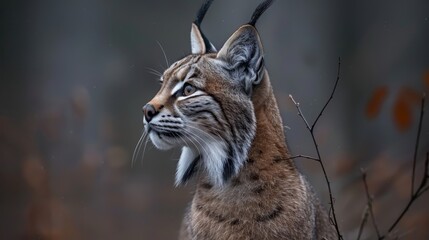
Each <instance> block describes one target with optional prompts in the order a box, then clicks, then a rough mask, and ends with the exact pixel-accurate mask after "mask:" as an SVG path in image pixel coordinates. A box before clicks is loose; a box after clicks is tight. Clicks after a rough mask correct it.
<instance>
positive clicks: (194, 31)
mask: <svg viewBox="0 0 429 240" xmlns="http://www.w3.org/2000/svg"><path fill="white" fill-rule="evenodd" d="M191 52H192V54H204V53H210V52H216V48H215V47H214V46H213V44H211V43H210V41H209V40H208V39H207V38H206V37H205V36H204V34H203V33H202V32H201V30H200V28H199V27H198V26H197V25H196V24H195V23H192V28H191Z"/></svg>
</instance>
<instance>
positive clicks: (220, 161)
mask: <svg viewBox="0 0 429 240" xmlns="http://www.w3.org/2000/svg"><path fill="white" fill-rule="evenodd" d="M226 151H227V147H226V145H225V143H223V142H222V141H211V142H209V141H207V142H206V144H203V146H202V148H201V149H199V150H198V152H200V154H201V158H200V160H201V161H202V163H203V166H204V168H205V171H206V172H207V174H208V177H209V179H210V180H211V182H212V183H213V184H214V185H215V186H223V185H224V183H225V182H224V179H223V170H224V169H223V168H224V163H225V161H226V159H227V152H226ZM197 156H198V153H197V151H195V150H192V149H190V148H189V147H183V148H182V154H181V155H180V159H179V162H178V163H177V170H176V182H175V183H176V186H178V185H181V184H184V183H185V182H183V179H184V175H185V174H186V171H187V170H188V168H189V167H190V166H191V164H192V162H193V161H194V159H195V158H196V157H197Z"/></svg>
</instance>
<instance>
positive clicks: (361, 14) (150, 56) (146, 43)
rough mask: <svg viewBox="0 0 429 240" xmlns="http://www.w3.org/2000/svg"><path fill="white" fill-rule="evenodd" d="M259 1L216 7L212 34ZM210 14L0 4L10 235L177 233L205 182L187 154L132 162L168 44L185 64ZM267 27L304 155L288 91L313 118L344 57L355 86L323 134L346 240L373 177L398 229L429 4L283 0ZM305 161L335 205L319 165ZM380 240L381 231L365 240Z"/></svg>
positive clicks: (2, 153) (426, 83)
mask: <svg viewBox="0 0 429 240" xmlns="http://www.w3.org/2000/svg"><path fill="white" fill-rule="evenodd" d="M258 3H259V1H258V0H234V1H225V0H217V1H215V2H214V4H213V6H212V9H210V11H209V13H208V14H207V17H206V19H205V22H204V23H203V25H202V26H203V29H204V32H205V33H206V35H207V36H208V37H209V38H210V39H211V41H212V42H213V43H214V44H215V45H216V46H217V47H218V48H219V47H220V46H221V45H222V43H223V42H224V41H225V40H226V39H227V38H228V36H229V35H230V34H231V33H232V32H233V31H234V30H235V29H236V28H237V27H238V26H240V24H243V23H245V22H247V21H248V20H249V18H250V15H251V12H252V11H253V9H254V7H255V6H256V5H257V4H258ZM200 4H201V1H197V0H195V1H172V0H157V1H137V0H125V1H109V0H108V1H99V0H75V1H53V0H51V1H20V0H16V1H2V2H1V3H0V19H1V21H0V77H1V88H0V93H1V94H0V164H1V165H0V166H1V167H0V193H1V196H0V213H1V214H0V239H174V238H175V236H176V235H177V232H178V229H179V226H180V222H181V218H182V215H183V212H184V209H185V207H186V204H187V202H188V201H189V200H190V199H191V196H192V195H191V192H192V186H188V187H181V188H174V187H173V179H174V169H175V164H176V161H175V160H176V159H177V158H178V156H179V152H178V151H170V152H161V151H158V150H156V149H154V147H152V145H151V144H150V143H148V145H147V148H146V151H145V153H144V156H143V157H141V155H140V157H139V160H138V161H137V162H136V163H135V164H134V166H131V156H132V153H133V150H134V146H135V144H136V143H137V141H138V139H139V137H140V135H141V133H142V123H141V120H142V114H141V107H142V106H143V105H144V104H145V103H146V102H147V101H149V100H150V99H151V98H152V96H153V95H154V94H155V93H156V91H157V89H158V87H159V85H158V83H157V81H156V79H157V76H154V75H152V74H151V73H150V72H153V69H155V70H156V71H162V70H163V69H165V67H166V65H165V61H164V56H163V54H162V51H161V49H160V47H159V46H158V43H157V42H159V43H160V44H161V45H162V46H163V48H164V49H165V51H166V53H167V57H168V59H169V61H170V63H171V62H172V61H174V60H177V59H179V58H180V57H182V56H184V55H186V54H189V52H190V50H189V49H190V46H189V31H190V24H191V21H192V20H193V18H194V16H195V11H196V10H197V9H198V7H199V6H200ZM258 24H259V25H258V28H259V31H260V35H261V38H262V41H263V43H264V47H265V55H266V63H267V66H268V70H269V73H270V76H271V79H272V84H273V86H274V89H275V93H276V96H277V99H278V102H279V106H280V108H281V112H282V115H283V119H284V124H285V126H286V128H285V129H286V134H287V136H288V143H289V145H290V148H291V150H292V152H293V154H307V155H313V156H314V155H315V152H314V149H313V147H312V143H311V139H310V136H309V134H308V132H306V129H305V126H304V124H303V123H302V121H301V119H300V118H299V117H298V116H297V114H296V109H295V108H294V106H293V104H291V103H290V101H289V100H288V97H287V96H288V94H293V95H294V98H295V99H296V100H297V101H299V102H300V104H301V105H300V106H301V108H302V109H303V111H304V113H305V114H306V116H307V118H308V119H309V120H311V119H314V118H315V117H316V116H317V113H318V112H319V111H320V108H321V107H322V106H323V104H324V102H325V101H326V99H327V97H328V96H329V93H330V91H331V89H332V86H333V83H334V81H335V77H336V70H337V69H336V67H337V65H336V64H337V58H338V57H339V56H340V57H341V58H342V73H341V78H342V80H341V82H340V85H339V88H338V89H337V92H336V95H335V96H334V99H333V101H332V104H331V105H330V106H329V107H328V109H327V111H326V112H325V114H324V115H323V116H322V119H321V121H320V122H319V124H318V126H317V128H316V132H315V134H316V137H317V138H318V141H319V145H320V149H321V153H322V155H323V157H324V159H326V163H325V165H326V166H327V168H328V169H327V170H328V174H329V176H330V178H331V181H332V183H333V187H334V189H333V190H334V195H335V200H336V201H335V203H336V206H337V208H336V210H337V213H338V216H337V217H338V219H339V224H340V227H341V229H342V231H343V234H344V235H345V237H346V239H354V238H355V236H356V234H357V229H358V225H359V223H360V219H361V216H362V212H363V210H364V207H365V204H366V198H365V192H364V187H363V184H362V181H361V176H360V174H361V173H360V168H361V167H363V168H366V169H367V172H368V182H369V188H370V191H371V193H372V194H373V195H374V202H373V206H374V211H375V216H376V219H377V221H378V223H379V228H380V230H381V232H385V231H386V230H387V228H388V226H390V225H391V223H392V222H393V220H394V219H395V218H396V217H397V216H398V214H399V212H400V211H401V209H402V208H403V206H404V204H405V203H406V201H407V200H408V198H409V196H410V184H411V178H410V172H411V170H410V169H411V165H412V163H411V161H412V158H413V151H414V145H415V138H416V134H417V132H416V131H417V122H418V115H419V104H420V96H421V95H422V93H423V92H424V91H426V92H427V91H428V90H429V47H428V46H429V44H428V43H429V2H428V1H427V0H410V1H405V0H404V1H402V0H394V1H388V0H377V1H370V0H364V1H340V0H334V1H328V2H326V1H311V0H310V1H277V2H276V3H275V5H274V7H273V8H272V9H269V10H268V11H267V14H266V15H264V16H263V17H262V18H261V20H260V22H259V23H258ZM426 109H427V108H426ZM427 119H428V116H426V118H425V119H424V126H423V129H422V133H421V143H420V148H419V149H420V150H419V153H418V160H419V162H418V164H417V166H418V167H417V173H418V174H417V178H418V179H419V178H420V177H421V173H422V166H423V160H424V156H425V153H426V151H428V150H429V121H428V120H427ZM297 163H298V165H299V167H300V169H302V171H303V172H304V173H305V174H306V175H307V176H308V178H309V180H310V181H311V182H312V184H313V185H314V188H315V190H316V191H317V192H318V193H319V195H320V196H321V198H322V199H323V201H324V202H325V204H326V203H327V202H328V201H327V189H326V185H325V183H324V181H323V176H322V175H321V171H320V169H319V167H318V165H317V164H315V163H314V162H311V161H308V160H297ZM191 185H192V184H191ZM428 200H429V197H428V196H424V197H422V198H421V199H419V200H418V201H417V202H416V204H415V205H414V206H413V207H412V208H411V210H410V212H409V213H408V214H407V215H406V216H405V217H404V219H403V220H402V221H401V223H400V225H399V228H398V229H397V234H398V236H402V238H404V239H428V237H429V229H428V228H427V226H428V225H429V207H428V205H427V201H428ZM326 206H327V204H326ZM327 207H328V206H327ZM374 236H375V233H374V231H373V230H372V228H371V226H370V225H369V224H368V227H367V229H366V231H365V233H364V237H365V238H370V237H372V238H374Z"/></svg>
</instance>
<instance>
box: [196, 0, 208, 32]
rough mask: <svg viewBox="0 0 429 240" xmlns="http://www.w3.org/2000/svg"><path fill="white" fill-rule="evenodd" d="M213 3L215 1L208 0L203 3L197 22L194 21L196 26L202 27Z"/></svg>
mask: <svg viewBox="0 0 429 240" xmlns="http://www.w3.org/2000/svg"><path fill="white" fill-rule="evenodd" d="M212 3H213V0H206V1H205V2H204V3H203V5H201V7H200V10H198V13H197V17H196V18H195V21H194V23H195V25H197V26H198V27H200V25H201V22H202V21H203V19H204V16H205V15H206V13H207V10H209V8H210V5H212Z"/></svg>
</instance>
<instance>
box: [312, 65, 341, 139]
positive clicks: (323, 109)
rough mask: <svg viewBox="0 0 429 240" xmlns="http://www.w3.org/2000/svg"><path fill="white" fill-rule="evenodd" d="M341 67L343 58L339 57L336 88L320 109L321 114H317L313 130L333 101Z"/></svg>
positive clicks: (335, 87)
mask: <svg viewBox="0 0 429 240" xmlns="http://www.w3.org/2000/svg"><path fill="white" fill-rule="evenodd" d="M340 69H341V58H338V70H337V79H336V80H335V84H334V88H333V89H332V92H331V96H329V99H328V101H326V103H325V106H323V108H322V110H321V111H320V113H319V115H318V116H317V118H316V120H314V123H313V125H311V132H313V131H314V127H315V126H316V123H317V122H318V121H319V118H320V117H321V116H322V113H323V112H324V111H325V109H326V107H327V106H328V104H329V103H330V102H331V100H332V98H333V97H334V93H335V90H337V85H338V82H339V81H340Z"/></svg>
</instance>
